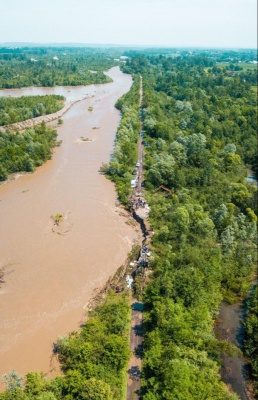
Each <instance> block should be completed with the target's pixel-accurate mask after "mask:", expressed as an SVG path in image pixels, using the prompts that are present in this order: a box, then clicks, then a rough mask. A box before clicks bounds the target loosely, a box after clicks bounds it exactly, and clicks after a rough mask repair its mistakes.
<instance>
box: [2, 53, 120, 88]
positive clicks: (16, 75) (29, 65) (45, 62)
mask: <svg viewBox="0 0 258 400" xmlns="http://www.w3.org/2000/svg"><path fill="white" fill-rule="evenodd" d="M119 55H121V51H120V52H117V51H115V50H110V51H107V50H106V51H104V50H102V51H101V50H98V49H88V48H66V47H62V48H58V47H57V48H17V49H15V48H14V49H13V48H11V49H8V48H0V88H5V89H10V88H19V87H26V86H60V85H64V86H69V85H71V86H76V85H89V84H95V83H106V82H110V81H111V79H110V78H109V77H107V76H106V75H105V74H104V73H103V71H107V70H108V69H109V68H111V67H113V66H114V65H119V64H121V62H119V59H117V60H118V61H114V57H119Z"/></svg>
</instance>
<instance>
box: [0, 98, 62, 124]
mask: <svg viewBox="0 0 258 400" xmlns="http://www.w3.org/2000/svg"><path fill="white" fill-rule="evenodd" d="M64 100H65V98H64V96H60V95H48V96H22V97H0V126H3V125H10V124H14V123H15V122H21V121H25V120H26V119H31V118H35V117H39V116H41V115H47V114H52V113H55V112H57V111H59V110H61V108H62V107H63V105H64Z"/></svg>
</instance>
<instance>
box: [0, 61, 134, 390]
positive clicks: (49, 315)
mask: <svg viewBox="0 0 258 400" xmlns="http://www.w3.org/2000/svg"><path fill="white" fill-rule="evenodd" d="M108 74H109V76H111V77H112V79H113V80H114V81H113V82H112V83H108V84H103V85H90V86H86V87H76V88H72V87H71V88H64V87H59V88H27V89H14V90H8V91H7V90H4V91H0V95H13V96H21V95H26V94H50V93H55V94H63V95H65V96H66V97H67V101H72V100H76V99H81V98H83V97H85V95H88V96H89V98H88V99H86V100H82V101H80V102H78V103H76V104H74V105H73V106H72V108H71V109H70V110H69V111H68V112H67V113H66V114H65V115H64V116H63V117H62V119H63V125H61V126H60V127H58V128H57V129H58V135H59V139H61V140H62V145H61V146H60V147H58V148H56V149H55V151H54V154H53V158H52V160H49V161H48V162H47V163H46V164H45V165H43V166H42V167H40V168H39V169H37V171H36V172H35V173H33V174H31V175H26V176H22V177H20V178H19V179H16V180H13V181H11V182H10V183H6V184H2V185H0V237H1V240H0V255H1V256H0V257H1V258H0V267H4V269H5V277H4V279H5V284H4V285H2V287H1V289H0V328H1V330H0V375H2V374H3V373H6V372H9V371H10V369H15V370H16V371H17V372H18V373H20V374H25V373H26V372H28V371H32V370H38V371H39V370H42V371H44V372H45V373H49V372H50V371H51V369H52V368H53V365H52V364H51V362H50V361H51V355H52V345H53V342H55V341H56V338H57V337H58V336H63V335H66V334H67V333H68V332H69V331H71V330H75V329H77V328H78V327H79V325H80V323H81V322H82V321H83V320H84V319H85V309H86V308H87V304H88V302H89V300H90V298H91V296H92V294H93V291H94V290H95V289H96V288H99V287H101V286H103V285H104V284H105V282H106V281H107V279H108V278H109V277H110V275H112V274H114V272H115V271H116V269H117V268H118V267H119V266H120V265H121V264H122V263H123V262H124V260H125V258H126V255H127V253H128V251H129V250H130V248H131V245H132V243H133V241H134V239H135V238H136V237H137V235H138V233H137V232H136V231H135V230H134V229H133V228H132V227H131V226H130V225H128V224H127V223H126V217H123V216H121V215H120V210H119V208H118V207H117V206H116V193H115V189H114V185H113V184H112V183H111V182H110V181H108V180H107V179H106V178H105V177H104V176H102V175H100V174H99V172H98V170H99V167H100V165H101V163H102V162H108V161H109V157H110V153H111V152H112V148H113V142H114V138H115V131H116V128H117V125H118V123H119V118H120V117H119V112H118V111H117V110H116V109H115V108H114V104H115V101H116V100H117V99H118V98H119V97H120V96H121V95H122V94H124V93H125V92H127V91H128V90H129V88H130V86H131V84H132V79H131V77H130V76H129V75H125V74H122V73H121V72H120V70H119V69H118V67H115V68H112V69H111V70H110V71H109V73H108ZM91 96H94V97H91ZM89 107H93V110H92V111H89V110H88V108H89ZM81 137H84V138H88V139H90V140H89V141H82V140H81ZM57 213H61V214H62V215H63V217H64V219H63V222H62V223H61V225H60V227H58V226H55V225H54V222H53V219H52V218H51V216H52V215H55V214H57ZM1 389H3V386H1Z"/></svg>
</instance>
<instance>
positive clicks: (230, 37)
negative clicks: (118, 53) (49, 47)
mask: <svg viewBox="0 0 258 400" xmlns="http://www.w3.org/2000/svg"><path fill="white" fill-rule="evenodd" d="M0 6H1V11H0V43H4V42H39V43H53V42H58V43H62V42H63V43H64V42H66V43H67V42H70V43H75V42H76V43H105V44H106V43H110V44H126V45H130V44H136V45H158V46H172V47H173V46H175V47H177V46H186V47H187V46H202V47H238V48H243V47H249V48H250V47H252V48H256V47H257V42H256V36H257V13H256V11H257V0H0Z"/></svg>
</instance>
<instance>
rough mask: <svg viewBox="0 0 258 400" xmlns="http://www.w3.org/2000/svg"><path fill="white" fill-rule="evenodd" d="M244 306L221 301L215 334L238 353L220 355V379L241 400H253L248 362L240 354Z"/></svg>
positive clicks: (242, 338) (243, 330)
mask: <svg viewBox="0 0 258 400" xmlns="http://www.w3.org/2000/svg"><path fill="white" fill-rule="evenodd" d="M245 313H246V310H245V304H238V303H235V304H229V303H227V302H226V301H223V302H222V303H221V305H220V309H219V316H218V322H217V324H216V327H215V333H216V336H217V338H218V339H219V340H223V341H227V342H229V343H232V344H233V345H235V346H236V347H237V348H238V349H239V350H240V352H239V353H238V354H234V355H221V377H222V380H223V382H224V383H225V384H226V385H228V386H229V387H231V388H232V390H233V391H234V392H235V393H237V394H238V396H239V398H240V399H241V400H254V396H253V394H252V388H251V387H250V384H249V377H248V360H246V359H245V357H244V355H242V354H241V352H242V351H243V342H244V333H245V329H244V326H243V322H244V320H245Z"/></svg>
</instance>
